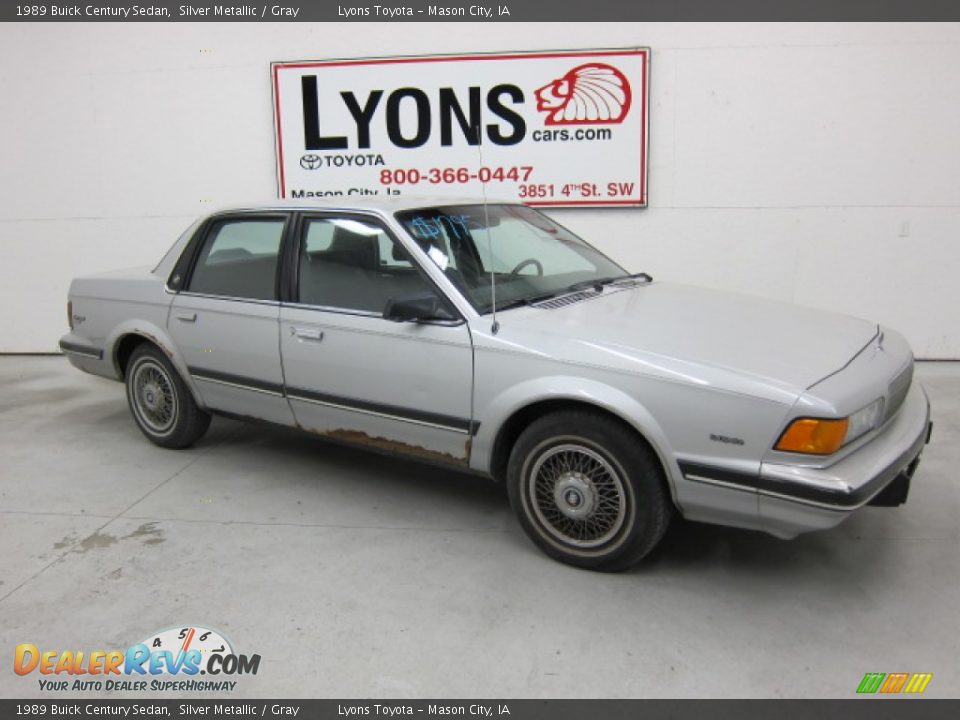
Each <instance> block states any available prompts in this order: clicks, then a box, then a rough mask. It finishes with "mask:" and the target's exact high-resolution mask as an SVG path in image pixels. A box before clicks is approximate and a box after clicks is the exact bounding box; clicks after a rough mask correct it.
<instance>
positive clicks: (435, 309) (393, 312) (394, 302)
mask: <svg viewBox="0 0 960 720" xmlns="http://www.w3.org/2000/svg"><path fill="white" fill-rule="evenodd" d="M383 317H384V319H385V320H392V321H393V322H425V321H429V320H456V319H457V316H456V315H454V313H453V312H452V311H451V309H450V307H449V305H447V303H446V301H444V300H443V299H442V298H440V297H439V296H437V294H436V293H433V292H422V293H417V294H415V295H401V296H400V297H395V298H390V299H389V300H387V305H386V307H385V308H384V309H383Z"/></svg>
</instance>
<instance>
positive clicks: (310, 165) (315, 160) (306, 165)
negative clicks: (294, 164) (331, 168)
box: [300, 154, 322, 170]
mask: <svg viewBox="0 0 960 720" xmlns="http://www.w3.org/2000/svg"><path fill="white" fill-rule="evenodd" d="M321 162H322V158H321V157H320V156H319V155H312V154H311V155H304V156H303V157H302V158H300V167H302V168H303V169H304V170H316V169H317V168H318V167H320V163H321Z"/></svg>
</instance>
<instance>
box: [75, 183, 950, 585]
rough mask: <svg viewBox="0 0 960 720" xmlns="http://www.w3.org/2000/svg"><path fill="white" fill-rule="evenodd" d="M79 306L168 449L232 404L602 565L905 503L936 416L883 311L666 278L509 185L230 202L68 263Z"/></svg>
mask: <svg viewBox="0 0 960 720" xmlns="http://www.w3.org/2000/svg"><path fill="white" fill-rule="evenodd" d="M68 316H69V320H70V332H69V334H67V335H66V336H64V337H63V338H62V340H61V341H60V347H61V348H62V350H63V352H64V353H66V354H67V356H68V357H69V359H70V362H71V363H72V364H73V365H75V366H76V367H78V368H80V369H81V370H85V371H87V372H90V373H95V374H97V375H102V376H105V377H109V378H114V379H116V380H120V381H123V382H124V383H125V385H126V393H127V400H128V402H129V405H130V410H131V414H132V416H133V420H134V422H135V423H136V424H137V426H138V427H139V428H140V430H141V431H142V432H143V434H144V435H145V436H146V437H147V438H148V439H149V440H150V441H152V442H153V443H156V444H157V445H160V446H163V447H168V448H184V447H187V446H189V445H191V444H193V443H195V442H197V441H198V440H199V439H200V438H201V437H202V436H203V434H204V432H205V431H206V430H207V427H208V425H209V423H210V417H211V415H212V414H219V415H225V416H229V417H234V418H246V419H256V420H260V421H267V422H270V423H276V424H279V425H287V426H294V427H298V428H301V429H303V430H306V431H309V432H312V433H316V434H318V435H320V436H323V437H326V438H330V439H332V440H337V441H342V442H347V443H353V444H357V445H362V446H366V447H368V448H372V449H376V450H379V451H384V452H389V453H402V454H405V455H409V456H412V457H414V458H419V459H421V460H426V461H431V462H435V463H444V464H448V465H451V466H458V467H460V468H463V469H469V470H472V471H475V472H477V473H480V474H483V475H486V476H489V477H492V478H494V479H497V480H501V481H504V482H505V483H506V484H507V488H508V491H509V497H510V501H511V505H512V507H513V509H514V511H515V512H516V515H517V517H518V518H519V521H520V523H521V525H522V526H523V529H524V530H525V531H526V533H527V534H528V535H529V536H530V538H531V539H532V540H533V542H534V543H536V544H537V545H538V546H539V547H540V548H542V549H543V550H544V551H545V552H546V553H548V554H549V555H551V556H553V557H554V558H557V559H559V560H561V561H563V562H567V563H570V564H572V565H577V566H581V567H587V568H594V569H602V570H619V569H623V568H626V567H629V566H631V565H632V564H634V563H635V562H636V561H638V560H639V559H640V558H642V557H644V556H645V555H646V554H647V553H649V552H650V551H651V550H652V549H653V548H654V547H655V546H656V545H657V543H658V542H659V540H660V539H661V537H662V536H663V534H664V531H665V530H666V528H667V525H668V523H669V522H670V519H671V517H672V516H674V515H675V514H679V515H681V516H683V517H685V518H688V519H690V520H696V521H703V522H710V523H719V524H723V525H730V526H737V527H742V528H751V529H755V530H762V531H765V532H767V533H771V534H773V535H776V536H778V537H781V538H791V537H794V536H796V535H797V534H799V533H803V532H806V531H811V530H817V529H823V528H829V527H832V526H834V525H836V524H837V523H839V522H841V521H842V520H843V519H844V518H846V517H847V516H849V515H850V514H851V513H852V512H853V511H855V510H857V509H858V508H860V507H862V506H864V505H868V504H870V505H885V506H892V505H899V504H901V503H903V502H904V501H905V500H906V497H907V492H908V489H909V486H910V482H911V478H912V477H913V475H914V472H915V470H916V468H917V463H918V461H919V458H920V453H921V450H922V449H923V447H924V445H925V443H926V442H927V441H928V440H929V435H930V428H931V425H930V410H929V403H928V401H927V397H926V395H925V393H924V391H923V389H922V387H921V386H920V385H919V383H917V382H914V381H913V355H912V353H911V351H910V348H909V346H908V344H907V342H906V341H905V340H904V338H903V337H901V336H900V335H899V334H898V333H896V332H894V331H893V330H891V329H889V328H885V327H879V326H878V325H877V324H876V323H872V322H867V321H865V320H860V319H857V318H853V317H847V316H842V315H836V314H831V313H827V312H822V311H819V310H813V309H807V308H803V307H797V306H795V305H790V304H784V303H778V302H774V301H770V300H762V299H758V298H752V297H746V296H741V295H735V294H728V293H722V292H717V291H712V290H706V289H700V288H696V287H687V286H683V285H677V284H670V283H664V282H654V281H653V279H652V278H651V277H650V276H648V275H646V274H644V273H631V272H629V271H627V270H626V269H624V268H623V267H621V266H620V265H618V264H617V263H616V262H614V261H613V260H611V259H610V258H608V257H606V256H605V255H603V254H602V253H601V252H599V251H598V250H597V249H596V248H594V247H592V246H591V245H589V244H588V243H587V242H585V241H584V240H582V239H580V238H579V237H577V236H576V235H574V234H573V233H571V232H570V231H568V230H566V229H565V228H563V227H561V226H560V225H558V224H557V223H555V222H554V221H553V220H551V219H550V218H548V217H547V216H545V215H543V214H541V213H539V212H537V211H535V210H533V209H532V208H529V207H526V206H524V205H518V204H511V203H493V204H486V203H483V202H478V201H462V202H449V201H445V202H437V201H432V202H431V201H429V200H413V199H404V198H396V199H392V200H388V199H371V200H363V201H356V202H354V201H352V200H351V201H350V202H349V204H342V205H341V204H337V205H333V204H321V203H319V202H308V201H273V202H270V203H267V204H264V205H262V206H242V207H236V208H233V209H230V210H225V211H221V212H217V213H215V214H213V215H210V216H209V217H206V218H203V219H201V220H199V221H198V222H197V223H196V224H194V225H193V226H192V227H190V228H189V229H187V231H186V232H185V233H184V234H183V235H182V236H181V237H180V239H179V240H178V241H177V242H176V244H175V245H174V246H173V248H172V249H171V250H170V251H169V252H168V253H167V255H166V256H165V257H164V258H163V259H162V260H161V261H160V263H159V264H158V265H156V266H155V267H148V268H143V269H135V270H125V271H121V272H112V273H107V274H102V275H93V276H89V277H81V278H77V279H75V280H74V281H73V283H72V285H71V287H70V296H69V303H68Z"/></svg>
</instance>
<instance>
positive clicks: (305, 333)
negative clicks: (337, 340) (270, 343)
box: [290, 325, 323, 342]
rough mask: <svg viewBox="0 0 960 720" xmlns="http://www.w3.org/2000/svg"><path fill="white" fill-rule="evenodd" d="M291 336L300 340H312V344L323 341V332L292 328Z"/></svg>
mask: <svg viewBox="0 0 960 720" xmlns="http://www.w3.org/2000/svg"><path fill="white" fill-rule="evenodd" d="M290 334H291V335H294V336H295V337H297V338H298V339H300V340H310V341H311V342H320V341H321V340H323V330H308V329H306V328H298V327H293V326H292V325H291V326H290Z"/></svg>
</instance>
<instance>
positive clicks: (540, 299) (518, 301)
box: [497, 292, 559, 312]
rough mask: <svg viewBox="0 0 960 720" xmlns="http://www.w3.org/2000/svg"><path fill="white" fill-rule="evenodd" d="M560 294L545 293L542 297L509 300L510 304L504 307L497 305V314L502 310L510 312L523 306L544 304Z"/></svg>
mask: <svg viewBox="0 0 960 720" xmlns="http://www.w3.org/2000/svg"><path fill="white" fill-rule="evenodd" d="M558 294H559V293H558V292H549V293H543V294H542V295H528V296H527V297H522V298H517V299H516V300H509V301H508V302H505V303H503V304H502V305H497V312H500V311H501V310H509V309H510V308H515V307H520V306H521V305H534V304H536V303H538V302H543V301H544V300H549V299H550V298H554V297H556V296H557V295H558Z"/></svg>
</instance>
